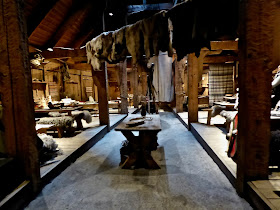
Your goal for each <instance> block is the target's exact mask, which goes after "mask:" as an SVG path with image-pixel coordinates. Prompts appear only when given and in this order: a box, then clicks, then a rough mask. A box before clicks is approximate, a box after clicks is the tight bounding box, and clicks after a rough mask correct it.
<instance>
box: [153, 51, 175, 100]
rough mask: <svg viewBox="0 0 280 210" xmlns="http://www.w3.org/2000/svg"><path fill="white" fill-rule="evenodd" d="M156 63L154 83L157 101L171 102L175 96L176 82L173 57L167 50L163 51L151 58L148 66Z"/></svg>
mask: <svg viewBox="0 0 280 210" xmlns="http://www.w3.org/2000/svg"><path fill="white" fill-rule="evenodd" d="M151 63H154V64H155V67H154V74H153V85H154V87H155V90H156V97H155V99H156V101H160V102H171V101H172V100H173V98H174V84H173V75H172V57H168V54H167V52H161V51H160V53H159V55H158V56H154V57H152V58H151V59H150V60H149V63H148V66H149V65H151Z"/></svg>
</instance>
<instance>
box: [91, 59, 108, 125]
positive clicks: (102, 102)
mask: <svg viewBox="0 0 280 210" xmlns="http://www.w3.org/2000/svg"><path fill="white" fill-rule="evenodd" d="M101 69H102V71H94V70H93V69H92V77H93V80H94V84H95V85H96V86H97V90H98V109H99V122H100V125H107V126H108V130H110V118H109V105H108V98H109V95H108V75H107V64H106V63H105V64H102V67H101Z"/></svg>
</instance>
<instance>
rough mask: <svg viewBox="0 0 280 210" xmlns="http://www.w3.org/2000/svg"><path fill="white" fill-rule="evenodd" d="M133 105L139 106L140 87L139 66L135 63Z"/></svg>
mask: <svg viewBox="0 0 280 210" xmlns="http://www.w3.org/2000/svg"><path fill="white" fill-rule="evenodd" d="M132 71H133V106H134V108H138V105H139V99H138V98H139V89H138V85H139V83H138V79H139V74H138V66H137V65H133V70H132Z"/></svg>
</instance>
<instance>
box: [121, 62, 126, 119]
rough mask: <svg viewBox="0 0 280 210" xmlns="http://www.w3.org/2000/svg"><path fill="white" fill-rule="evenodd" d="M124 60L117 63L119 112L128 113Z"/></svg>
mask: <svg viewBox="0 0 280 210" xmlns="http://www.w3.org/2000/svg"><path fill="white" fill-rule="evenodd" d="M126 66H127V63H126V60H125V61H121V62H120V65H119V67H120V68H119V79H120V96H121V114H127V113H128V108H127V107H128V100H127V98H128V94H127V70H126Z"/></svg>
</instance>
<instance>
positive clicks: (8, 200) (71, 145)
mask: <svg viewBox="0 0 280 210" xmlns="http://www.w3.org/2000/svg"><path fill="white" fill-rule="evenodd" d="M128 111H129V113H136V112H137V111H139V110H137V109H136V108H129V110H128ZM126 116H127V115H126V114H110V130H112V129H114V127H116V126H117V125H118V124H119V123H120V122H121V121H122V120H123V119H124V118H125V117H126ZM83 126H84V131H83V132H81V133H78V134H77V135H76V136H73V137H70V138H60V139H59V138H55V140H56V142H57V144H58V148H60V149H61V151H62V152H63V154H62V155H59V156H57V157H56V158H55V159H54V160H53V163H51V164H48V165H45V166H43V167H41V168H40V174H41V187H44V185H46V184H47V183H49V182H50V181H51V179H53V178H54V177H56V176H57V175H59V174H60V173H61V172H62V171H63V170H64V169H66V168H67V167H68V166H69V165H70V164H71V163H73V162H74V161H75V160H76V159H77V158H78V157H80V156H81V155H82V154H84V153H85V152H86V151H87V150H88V149H89V148H91V147H92V146H93V145H94V144H96V143H97V142H98V141H99V140H100V139H102V137H103V136H104V135H105V134H106V133H107V132H108V129H107V126H100V125H99V118H98V115H96V117H93V121H92V122H91V123H90V124H86V123H84V124H83ZM31 192H32V190H31V184H30V181H28V180H26V181H24V182H23V183H22V184H21V185H20V186H18V188H17V189H15V190H14V191H13V192H11V193H10V194H9V195H8V196H6V197H5V198H4V199H3V200H2V201H0V208H1V209H2V208H3V209H18V208H21V207H22V206H23V205H24V203H25V202H28V200H30V199H32V198H33V196H34V195H32V193H31Z"/></svg>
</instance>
